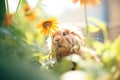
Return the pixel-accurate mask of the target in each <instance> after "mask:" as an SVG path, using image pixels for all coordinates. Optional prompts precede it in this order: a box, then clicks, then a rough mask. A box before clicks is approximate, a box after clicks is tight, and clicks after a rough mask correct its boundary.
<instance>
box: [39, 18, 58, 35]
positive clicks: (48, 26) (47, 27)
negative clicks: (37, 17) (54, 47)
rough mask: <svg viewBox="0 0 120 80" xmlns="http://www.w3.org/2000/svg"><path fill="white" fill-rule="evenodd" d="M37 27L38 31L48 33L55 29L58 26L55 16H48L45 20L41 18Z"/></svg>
mask: <svg viewBox="0 0 120 80" xmlns="http://www.w3.org/2000/svg"><path fill="white" fill-rule="evenodd" d="M37 28H39V29H40V32H41V33H43V34H45V35H49V34H50V33H52V32H53V31H55V30H57V28H58V20H57V18H53V17H50V18H49V19H47V20H42V21H41V22H40V23H39V24H38V25H37Z"/></svg>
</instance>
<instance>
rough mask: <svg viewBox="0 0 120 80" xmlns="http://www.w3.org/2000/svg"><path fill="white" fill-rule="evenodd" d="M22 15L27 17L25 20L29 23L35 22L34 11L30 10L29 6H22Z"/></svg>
mask: <svg viewBox="0 0 120 80" xmlns="http://www.w3.org/2000/svg"><path fill="white" fill-rule="evenodd" d="M23 10H24V14H25V16H26V17H27V19H28V20H29V21H31V22H33V21H35V20H36V15H35V11H34V10H31V8H30V6H29V5H28V4H27V3H26V4H24V8H23Z"/></svg>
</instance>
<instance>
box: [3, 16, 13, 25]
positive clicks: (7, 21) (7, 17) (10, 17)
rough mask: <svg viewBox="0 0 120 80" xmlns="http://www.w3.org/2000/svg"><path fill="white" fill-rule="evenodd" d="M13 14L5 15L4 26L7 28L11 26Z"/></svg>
mask: <svg viewBox="0 0 120 80" xmlns="http://www.w3.org/2000/svg"><path fill="white" fill-rule="evenodd" d="M12 16H13V14H6V15H5V26H9V25H10V24H11V20H12Z"/></svg>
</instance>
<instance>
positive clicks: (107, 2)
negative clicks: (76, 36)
mask: <svg viewBox="0 0 120 80" xmlns="http://www.w3.org/2000/svg"><path fill="white" fill-rule="evenodd" d="M27 1H28V3H29V5H30V6H31V7H32V8H34V7H35V6H36V4H37V2H38V0H34V1H32V0H27ZM17 3H18V0H9V7H10V11H11V12H14V11H15V10H16V7H17ZM119 4H120V1H119V0H114V1H113V0H101V3H100V4H98V5H96V6H88V7H87V15H88V16H92V17H95V18H97V19H99V20H101V21H103V22H105V23H106V24H107V29H108V35H109V38H110V40H111V41H114V40H115V38H116V37H117V36H118V35H119V34H120V5H119ZM39 5H40V6H41V7H42V8H43V9H44V10H45V12H46V13H47V15H51V16H57V17H58V19H59V20H60V22H61V23H65V24H70V23H71V24H77V25H80V26H81V25H84V23H85V19H84V18H85V17H84V7H83V6H80V4H79V2H78V3H77V4H73V3H72V0H71V1H70V0H42V1H41V4H39ZM39 14H40V13H39ZM99 37H101V38H100V39H101V40H100V41H103V37H102V34H99Z"/></svg>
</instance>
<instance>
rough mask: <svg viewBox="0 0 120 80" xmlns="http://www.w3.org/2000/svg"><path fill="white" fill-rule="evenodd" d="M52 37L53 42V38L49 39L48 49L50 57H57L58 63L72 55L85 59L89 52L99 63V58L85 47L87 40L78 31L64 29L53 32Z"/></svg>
mask: <svg viewBox="0 0 120 80" xmlns="http://www.w3.org/2000/svg"><path fill="white" fill-rule="evenodd" d="M52 37H53V40H51V38H49V39H48V44H49V45H48V47H49V49H50V55H52V57H55V56H56V58H57V60H58V61H60V60H61V59H62V57H65V56H68V55H70V54H78V55H80V56H81V57H82V58H83V59H85V58H86V53H87V52H90V54H91V56H92V57H93V58H94V59H95V60H97V61H99V59H98V57H97V56H96V55H95V54H94V53H93V52H92V51H91V50H89V49H87V48H85V47H83V44H84V40H85V39H84V37H83V36H82V34H81V33H79V32H78V31H74V30H71V29H67V28H62V29H60V30H57V31H55V32H53V33H52Z"/></svg>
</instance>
